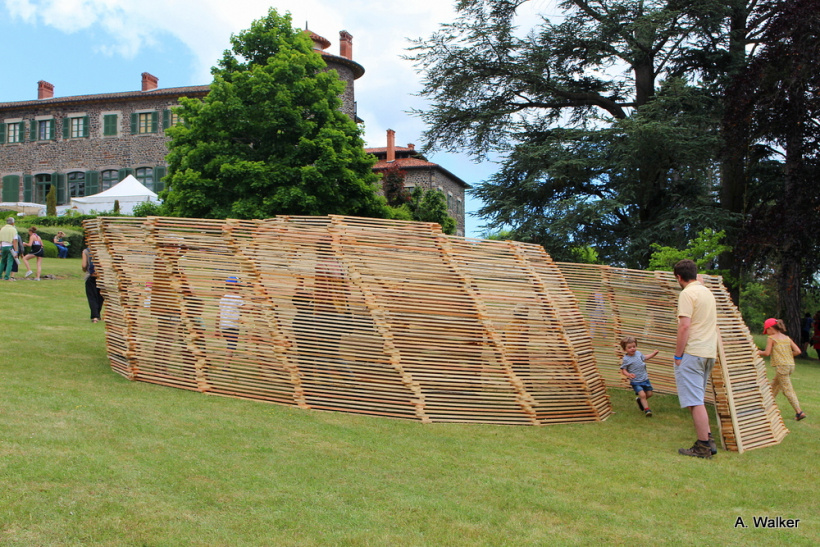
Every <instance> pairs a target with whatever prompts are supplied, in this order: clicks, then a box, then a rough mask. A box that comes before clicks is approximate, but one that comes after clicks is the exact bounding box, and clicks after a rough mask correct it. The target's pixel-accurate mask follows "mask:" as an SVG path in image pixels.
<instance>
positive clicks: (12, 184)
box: [3, 175, 20, 201]
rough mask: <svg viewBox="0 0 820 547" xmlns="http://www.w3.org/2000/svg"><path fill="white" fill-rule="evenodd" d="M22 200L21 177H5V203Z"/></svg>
mask: <svg viewBox="0 0 820 547" xmlns="http://www.w3.org/2000/svg"><path fill="white" fill-rule="evenodd" d="M19 200H20V176H19V175H8V176H5V177H3V201H19Z"/></svg>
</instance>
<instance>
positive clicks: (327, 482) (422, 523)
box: [0, 259, 820, 546]
mask: <svg viewBox="0 0 820 547" xmlns="http://www.w3.org/2000/svg"><path fill="white" fill-rule="evenodd" d="M43 274H44V275H48V274H55V275H57V276H58V279H44V280H43V281H40V282H34V281H27V280H26V281H23V280H21V281H17V282H14V283H10V282H4V281H0V307H2V317H3V320H4V328H3V329H2V333H3V338H2V342H1V346H0V375H1V376H0V378H1V380H0V544H2V545H11V546H16V545H24V546H32V545H34V546H49V545H60V546H63V545H95V546H96V545H112V546H118V545H148V546H169V545H170V546H173V545H186V546H187V545H202V546H212V545H224V546H237V545H305V546H311V545H317V546H318V545H367V546H371V545H373V546H381V545H390V546H393V545H401V546H405V545H435V546H438V545H448V546H449V545H488V546H495V545H511V546H519V545H610V544H615V545H622V544H641V543H652V544H670V545H684V544H687V543H707V544H714V545H784V544H789V545H818V544H820V504H818V491H820V480H818V469H820V466H819V465H818V459H819V458H820V453H819V451H818V448H820V445H819V444H818V432H820V361H817V360H809V361H807V360H801V361H799V362H798V366H797V371H796V372H795V374H794V375H793V377H792V378H793V383H794V385H795V389H796V391H797V394H798V396H799V398H800V402H801V404H802V405H803V408H804V410H805V412H806V413H807V414H808V415H809V418H808V419H807V420H804V421H802V422H799V423H797V422H795V421H794V418H793V416H794V412H793V411H792V409H791V407H790V406H789V405H788V402H787V401H786V400H785V398H784V397H783V396H782V395H780V396H779V397H778V404H780V405H781V409H782V410H783V414H784V417H785V422H786V425H787V427H788V428H789V429H790V431H791V432H790V434H789V435H788V436H787V437H786V438H785V440H784V441H783V442H782V443H781V444H780V445H777V446H774V447H769V448H763V449H757V450H752V451H750V452H746V453H744V454H737V453H730V452H723V451H721V452H720V453H719V454H718V455H717V456H716V457H715V458H713V459H712V460H699V459H695V458H686V457H683V456H679V455H678V454H677V449H678V448H680V447H689V446H691V444H692V441H693V440H694V433H693V429H692V423H691V419H690V417H689V414H688V412H687V411H685V410H681V409H680V408H678V404H677V398H676V397H675V396H669V395H660V396H656V397H655V398H653V399H652V406H653V410H654V412H655V416H654V417H653V418H651V419H647V418H644V417H643V415H642V414H641V413H639V411H638V409H637V407H636V406H635V402H634V395H632V394H631V392H628V391H624V390H612V391H611V392H610V395H611V397H612V402H613V406H614V409H615V414H614V415H613V416H612V417H611V418H609V419H608V420H607V421H605V422H603V423H600V424H586V425H556V426H549V427H539V428H534V427H503V426H482V425H422V424H419V423H414V422H406V421H400V420H391V419H383V418H371V417H364V416H354V415H349V414H340V413H323V412H313V411H303V410H298V409H293V408H285V407H280V406H275V405H270V404H265V403H261V402H253V401H242V400H235V399H229V398H222V397H212V396H206V395H202V394H198V393H194V392H188V391H182V390H176V389H172V388H167V387H160V386H154V385H150V384H145V383H141V382H129V381H128V380H126V379H124V378H122V377H120V376H119V375H117V374H115V373H113V372H112V371H111V369H110V368H109V365H108V362H107V359H106V356H105V349H104V330H103V329H104V327H103V324H92V323H91V322H90V321H89V319H88V307H87V304H86V301H85V295H84V287H83V280H82V277H81V272H80V263H79V260H78V259H67V260H57V259H45V260H44V264H43ZM761 516H769V517H784V518H792V519H800V522H799V526H798V527H797V528H792V529H771V528H755V526H754V522H753V518H754V517H761ZM738 517H741V518H743V519H744V521H745V524H746V526H747V528H740V527H735V524H736V521H737V519H738Z"/></svg>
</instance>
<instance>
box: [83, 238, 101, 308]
mask: <svg viewBox="0 0 820 547" xmlns="http://www.w3.org/2000/svg"><path fill="white" fill-rule="evenodd" d="M82 268H83V271H84V272H85V273H86V278H85V296H86V298H87V299H88V307H89V308H90V309H91V322H92V323H99V321H100V311H101V310H102V306H103V301H104V299H103V296H102V293H100V289H99V288H98V287H97V269H96V268H95V267H94V261H93V260H92V259H91V251H89V250H88V247H86V248H85V249H83V262H82Z"/></svg>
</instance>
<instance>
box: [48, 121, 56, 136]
mask: <svg viewBox="0 0 820 547" xmlns="http://www.w3.org/2000/svg"><path fill="white" fill-rule="evenodd" d="M55 123H56V122H55V121H54V120H53V119H52V120H48V140H50V141H56V140H57V131H55V130H54V127H55V125H54V124H55Z"/></svg>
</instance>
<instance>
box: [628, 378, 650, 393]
mask: <svg viewBox="0 0 820 547" xmlns="http://www.w3.org/2000/svg"><path fill="white" fill-rule="evenodd" d="M629 383H630V385H631V386H632V389H634V390H635V394H636V395H637V394H638V393H640V392H641V391H653V389H652V384H650V383H649V380H644V381H643V382H637V383H636V382H629Z"/></svg>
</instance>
